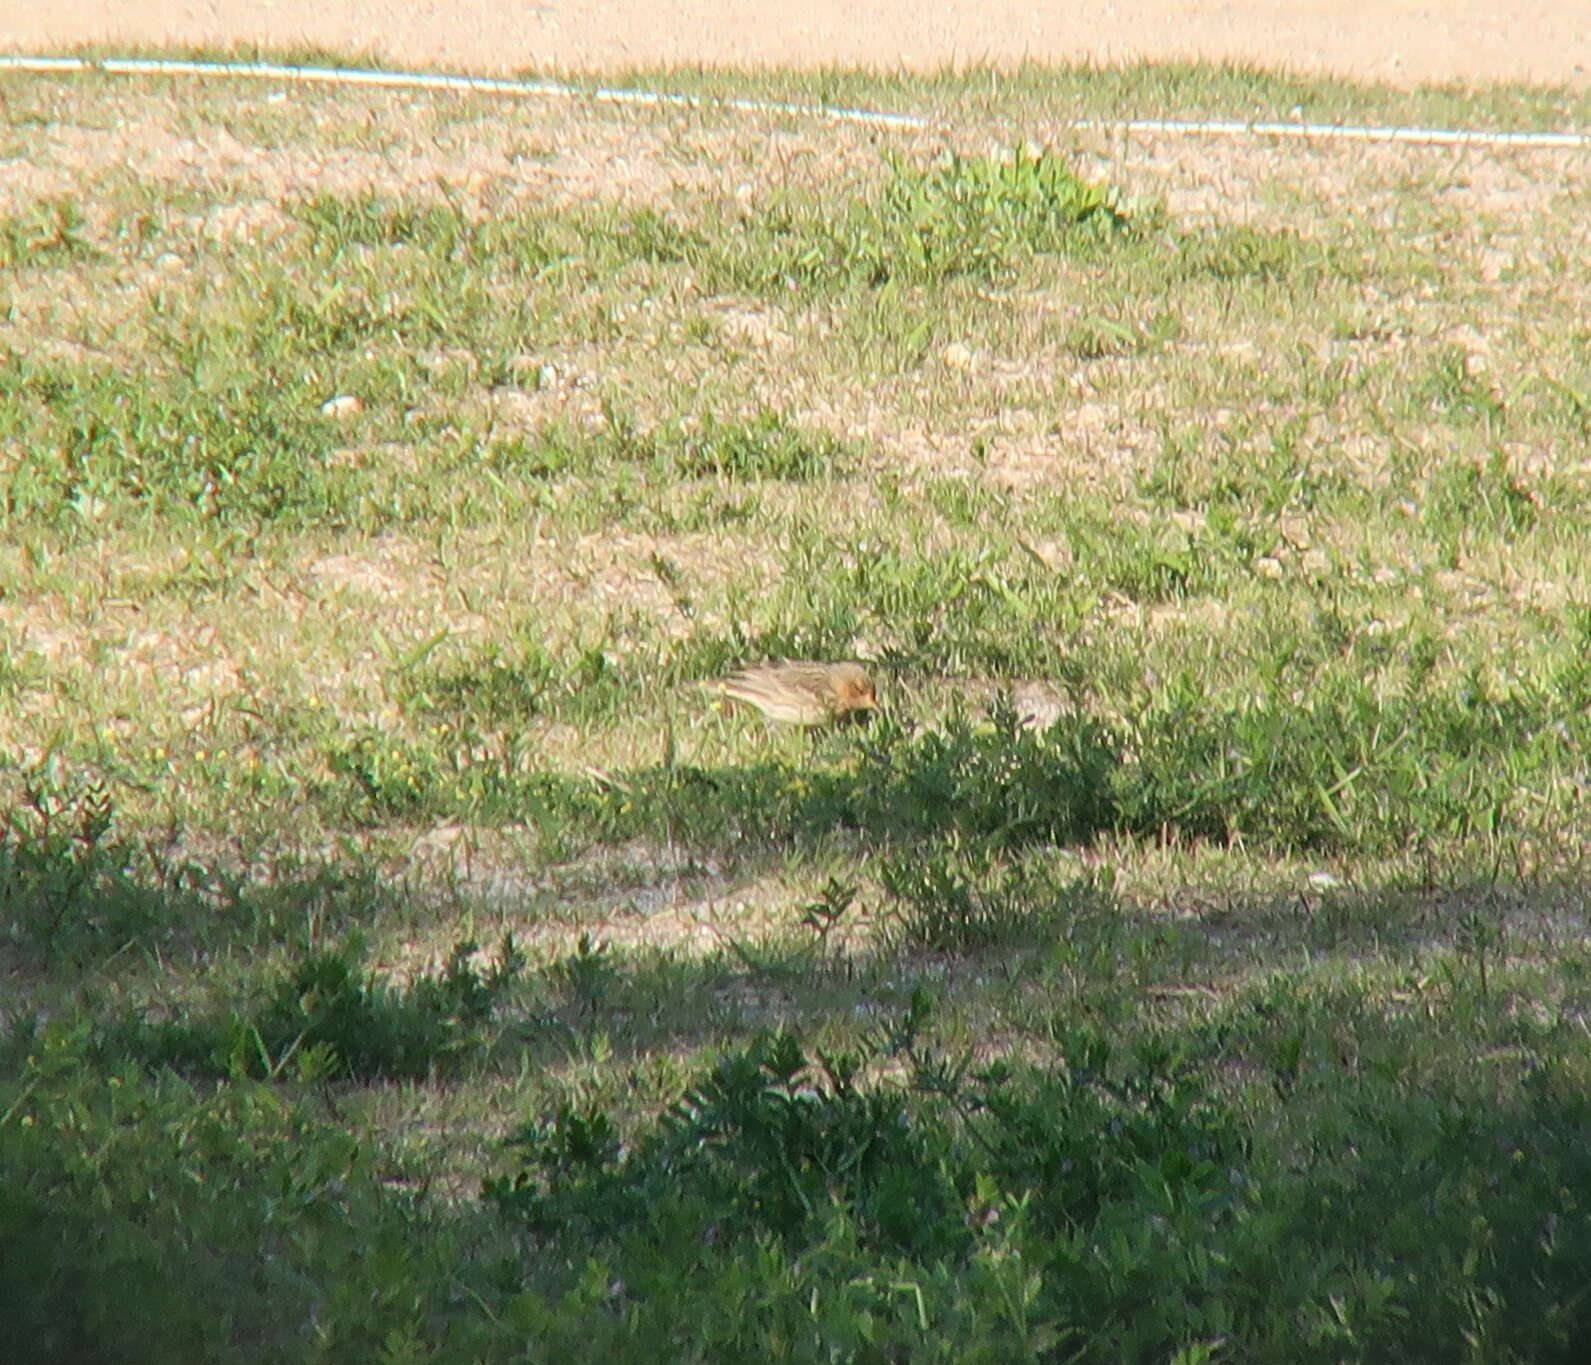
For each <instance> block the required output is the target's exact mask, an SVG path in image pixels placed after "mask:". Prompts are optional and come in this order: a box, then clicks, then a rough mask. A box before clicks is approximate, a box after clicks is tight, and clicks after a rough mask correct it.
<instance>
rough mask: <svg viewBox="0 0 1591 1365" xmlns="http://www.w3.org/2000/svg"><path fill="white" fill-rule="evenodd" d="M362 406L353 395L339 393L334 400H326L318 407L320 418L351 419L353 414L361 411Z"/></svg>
mask: <svg viewBox="0 0 1591 1365" xmlns="http://www.w3.org/2000/svg"><path fill="white" fill-rule="evenodd" d="M364 406H365V405H364V404H363V403H361V402H360V401H359V400H358V399H357V398H355V397H354V395H353V394H351V393H339V394H338V395H337V396H336V397H335V398H328V399H327V400H326V401H325V402H324V403H322V404H321V405H320V414H321V416H322V417H336V418H342V417H352V416H353V415H354V414H355V413H357V412H361V411H363V409H364Z"/></svg>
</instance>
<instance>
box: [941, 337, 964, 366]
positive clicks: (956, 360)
mask: <svg viewBox="0 0 1591 1365" xmlns="http://www.w3.org/2000/svg"><path fill="white" fill-rule="evenodd" d="M939 358H940V359H941V360H942V361H944V362H945V364H946V365H948V366H950V368H951V369H953V370H965V369H967V368H968V367H969V366H970V365H971V364H972V350H971V348H970V347H967V346H964V345H962V343H961V342H959V341H952V342H951V343H950V344H949V345H947V346H946V347H945V348H944V349H943V350H942V351H940V352H939Z"/></svg>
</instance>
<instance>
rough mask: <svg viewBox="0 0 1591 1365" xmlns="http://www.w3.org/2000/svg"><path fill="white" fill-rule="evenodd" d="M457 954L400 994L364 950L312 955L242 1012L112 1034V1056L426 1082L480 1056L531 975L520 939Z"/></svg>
mask: <svg viewBox="0 0 1591 1365" xmlns="http://www.w3.org/2000/svg"><path fill="white" fill-rule="evenodd" d="M476 949H477V945H476V944H475V943H474V942H473V941H463V942H460V943H457V944H455V945H454V947H453V949H452V951H451V952H450V953H449V954H448V959H447V962H446V963H445V964H444V966H443V967H442V970H441V971H440V972H427V973H422V974H420V975H419V976H417V977H415V978H414V980H413V981H411V982H410V983H409V984H408V985H406V986H403V987H394V986H390V985H387V984H385V983H383V982H381V981H380V980H378V979H377V978H376V977H375V976H374V975H372V974H370V973H367V972H365V971H364V970H363V968H362V967H361V959H362V957H363V952H364V950H363V946H362V944H361V943H360V942H359V941H358V940H357V939H355V940H353V941H351V942H349V943H348V944H346V945H344V946H342V947H340V948H329V949H321V950H318V951H315V952H312V953H309V954H307V955H305V956H304V957H302V958H301V959H300V960H299V961H298V962H296V963H295V964H293V966H292V967H291V969H290V970H288V971H286V972H284V973H282V974H280V975H279V976H278V978H277V980H276V981H275V982H274V983H272V984H270V985H268V986H266V987H265V988H264V989H263V992H262V994H263V999H262V1000H261V1001H260V1002H259V1003H258V1004H255V1005H252V1006H247V1007H244V1008H242V1009H233V1010H226V1011H222V1012H219V1013H213V1014H209V1015H205V1014H203V1013H197V1014H191V1015H190V1014H184V1015H182V1016H179V1017H178V1018H176V1019H170V1020H162V1021H159V1022H145V1021H142V1020H131V1021H128V1022H127V1023H126V1024H124V1025H122V1026H120V1027H117V1028H113V1029H110V1030H108V1031H107V1033H106V1034H105V1036H104V1038H103V1040H102V1044H101V1046H102V1048H103V1050H104V1051H105V1053H106V1055H107V1056H112V1057H133V1058H136V1059H137V1060H139V1061H140V1062H142V1063H143V1064H144V1065H146V1066H150V1067H160V1066H166V1067H171V1068H173V1069H175V1070H177V1071H182V1072H187V1073H192V1074H199V1075H211V1076H234V1077H242V1076H251V1077H259V1078H265V1077H271V1078H275V1077H280V1076H291V1077H293V1078H295V1079H298V1080H318V1079H322V1078H326V1077H333V1078H338V1079H348V1078H357V1079H363V1080H370V1079H377V1078H388V1079H390V1078H395V1077H401V1078H417V1077H426V1076H431V1075H435V1074H436V1073H438V1072H440V1071H445V1070H448V1069H449V1068H453V1067H456V1066H457V1065H458V1064H459V1062H460V1061H461V1059H462V1058H464V1057H466V1056H472V1055H475V1054H476V1053H478V1051H479V1049H480V1047H481V1033H482V1030H483V1029H484V1027H485V1026H486V1025H487V1024H488V1023H489V1022H490V1020H491V1018H492V1014H493V1012H494V1011H495V1010H496V1008H497V1006H498V1004H499V1003H500V1001H501V1000H502V998H503V996H504V993H505V992H506V991H507V990H508V989H509V988H510V986H512V984H513V983H514V981H515V980H516V979H517V978H518V976H519V974H520V972H521V970H522V969H523V967H524V959H523V957H522V956H521V954H520V952H519V950H518V949H517V947H516V946H515V944H514V941H513V939H512V937H507V938H505V939H504V940H503V943H502V944H501V946H500V948H499V950H498V953H497V956H496V958H495V960H489V961H488V962H487V963H486V964H485V966H484V967H482V966H479V965H477V964H476V962H475V961H474V959H475V956H476Z"/></svg>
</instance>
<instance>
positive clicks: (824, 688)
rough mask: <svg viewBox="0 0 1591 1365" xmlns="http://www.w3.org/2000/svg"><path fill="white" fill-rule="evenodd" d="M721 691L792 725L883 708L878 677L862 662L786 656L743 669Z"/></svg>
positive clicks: (841, 718)
mask: <svg viewBox="0 0 1591 1365" xmlns="http://www.w3.org/2000/svg"><path fill="white" fill-rule="evenodd" d="M717 687H718V692H719V694H720V695H721V696H724V697H731V698H733V699H734V700H735V701H742V702H745V703H746V704H747V705H748V706H755V707H756V708H757V709H758V710H759V711H761V712H762V714H763V715H765V716H767V717H768V719H769V720H778V721H783V722H784V723H785V724H787V725H826V724H828V723H829V722H830V721H836V720H844V719H846V718H848V717H852V716H856V715H864V714H866V713H867V712H869V711H876V710H878V697H877V696H876V695H875V693H874V691H873V680H872V679H871V678H869V677H868V676H867V670H866V669H864V668H863V667H862V665H861V664H855V663H837V664H825V663H814V662H812V661H810V660H805V659H787V660H785V661H784V662H783V663H777V664H755V665H753V666H752V667H750V668H743V669H741V671H740V672H739V673H736V674H735V675H734V676H733V677H729V678H725V679H724V680H723V681H722V682H720V683H719V684H718V685H717Z"/></svg>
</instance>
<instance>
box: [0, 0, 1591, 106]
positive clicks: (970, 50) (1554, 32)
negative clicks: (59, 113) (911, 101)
mask: <svg viewBox="0 0 1591 1365" xmlns="http://www.w3.org/2000/svg"><path fill="white" fill-rule="evenodd" d="M84 41H95V42H118V43H132V42H137V43H142V44H148V43H162V44H163V43H207V44H214V43H232V42H259V43H270V44H275V45H283V44H294V43H311V44H314V45H315V46H317V47H324V48H332V49H336V50H338V51H346V52H354V51H366V52H372V51H373V52H378V53H380V54H381V55H382V56H383V57H384V58H386V59H388V60H389V61H394V62H399V63H403V64H405V65H413V66H424V67H438V68H447V69H459V70H466V69H467V70H472V71H483V72H487V71H490V72H500V71H510V70H515V69H523V68H536V69H539V70H542V71H559V70H565V71H572V70H586V71H591V70H617V69H622V68H624V67H628V66H638V65H655V64H659V63H664V64H680V63H706V64H709V65H751V66H757V65H767V64H773V65H781V66H790V65H796V66H816V65H823V64H828V63H840V64H844V65H857V64H859V65H870V66H883V67H894V66H907V67H911V68H932V67H938V66H942V65H944V64H946V63H953V62H967V61H994V62H1010V61H1018V60H1021V59H1023V58H1033V59H1037V60H1042V61H1076V60H1079V59H1082V58H1089V59H1093V60H1096V61H1119V60H1124V59H1131V58H1141V57H1150V58H1171V57H1205V58H1232V59H1240V60H1246V61H1252V62H1257V63H1259V64H1261V65H1264V66H1268V67H1281V68H1289V69H1294V70H1300V71H1311V72H1336V73H1342V74H1353V75H1360V76H1366V77H1372V78H1377V79H1382V80H1389V81H1393V82H1396V83H1399V84H1411V83H1416V82H1421V81H1433V80H1447V79H1454V78H1459V79H1466V80H1477V81H1478V80H1488V79H1510V80H1513V79H1520V80H1531V81H1539V82H1547V83H1552V84H1570V85H1574V86H1579V87H1584V86H1585V85H1587V84H1588V83H1591V0H1520V2H1518V3H1513V4H1506V3H1504V4H1499V3H1498V2H1497V0H1225V2H1224V3H1223V2H1222V0H1115V3H1073V4H1066V3H1056V2H1055V0H1048V3H1035V0H1028V3H1016V0H928V3H925V2H924V0H874V2H873V3H871V4H868V5H859V4H857V3H855V0H806V2H805V3H803V4H798V5H791V4H784V3H780V0H583V2H582V0H409V2H408V3H405V0H363V3H361V2H360V0H0V48H5V49H9V50H12V51H28V52H47V51H62V50H66V49H68V48H70V47H71V46H72V45H73V44H75V43H80V42H84Z"/></svg>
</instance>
